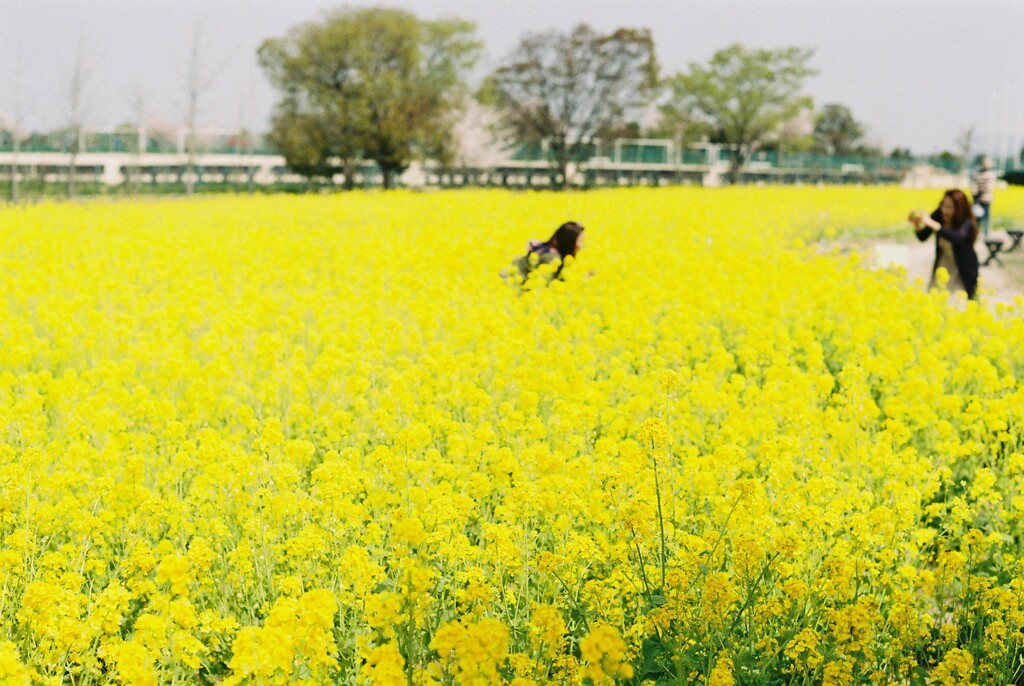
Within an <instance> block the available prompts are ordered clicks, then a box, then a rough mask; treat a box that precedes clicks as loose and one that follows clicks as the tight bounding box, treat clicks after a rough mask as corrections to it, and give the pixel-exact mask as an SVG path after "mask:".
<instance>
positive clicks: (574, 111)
mask: <svg viewBox="0 0 1024 686" xmlns="http://www.w3.org/2000/svg"><path fill="white" fill-rule="evenodd" d="M657 75H658V66H657V62H656V60H655V57H654V40H653V39H652V38H651V33H650V31H649V30H647V29H639V30H634V29H618V30H617V31H614V32H612V33H610V34H601V33H598V32H597V31H595V30H593V29H591V28H590V27H589V26H586V25H585V24H581V25H579V26H577V27H576V28H575V29H574V30H572V31H570V32H569V33H562V32H559V31H549V32H546V33H536V34H528V35H526V36H525V37H523V39H522V40H521V41H520V42H519V45H518V46H517V47H516V48H515V49H513V51H512V53H511V54H510V55H509V56H508V57H507V58H506V59H505V60H504V62H503V63H502V64H501V65H500V66H499V67H498V68H497V69H496V70H495V71H494V73H493V74H491V75H490V77H488V79H487V81H486V82H485V84H484V87H483V88H482V89H481V91H480V97H481V100H482V101H484V102H486V103H488V104H492V105H494V106H495V107H496V108H497V111H498V115H499V126H500V128H501V130H502V131H503V133H504V134H505V136H506V139H507V141H508V142H510V143H513V144H520V145H522V144H539V143H541V142H546V143H547V150H548V161H549V162H550V164H551V167H552V169H553V171H554V172H555V173H556V175H557V176H558V181H559V183H560V184H561V185H562V186H563V187H564V186H566V185H568V184H569V183H570V179H569V173H568V167H569V164H570V163H571V162H572V160H573V159H576V158H579V157H581V156H582V155H583V153H584V151H585V150H586V149H587V148H588V147H589V146H590V145H591V144H592V143H593V142H594V140H595V139H596V138H598V137H600V136H601V135H602V134H603V133H607V132H610V131H616V130H621V129H622V128H623V127H624V126H625V125H627V124H628V122H630V121H631V120H632V119H633V118H634V117H637V116H639V115H640V114H641V113H642V111H643V108H644V107H645V106H646V105H648V104H649V103H650V100H651V97H652V96H653V95H654V93H655V87H656V85H657Z"/></svg>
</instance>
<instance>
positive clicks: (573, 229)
mask: <svg viewBox="0 0 1024 686" xmlns="http://www.w3.org/2000/svg"><path fill="white" fill-rule="evenodd" d="M581 233H583V227H582V226H580V225H579V224H577V223H576V222H566V223H564V224H562V225H561V226H559V227H558V228H557V229H555V232H554V233H553V234H551V238H549V239H548V243H547V244H548V245H550V246H551V247H552V248H554V249H555V250H557V251H558V254H559V255H561V256H562V257H565V256H566V255H572V256H574V257H575V256H576V241H578V240H579V237H580V234H581Z"/></svg>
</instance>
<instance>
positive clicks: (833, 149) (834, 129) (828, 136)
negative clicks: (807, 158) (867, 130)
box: [814, 103, 864, 155]
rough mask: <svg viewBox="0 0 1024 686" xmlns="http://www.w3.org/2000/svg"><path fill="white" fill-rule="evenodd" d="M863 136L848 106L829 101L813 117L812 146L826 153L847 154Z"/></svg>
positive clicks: (862, 130) (861, 129) (862, 129)
mask: <svg viewBox="0 0 1024 686" xmlns="http://www.w3.org/2000/svg"><path fill="white" fill-rule="evenodd" d="M863 136H864V128H863V127H862V126H861V125H860V123H859V122H858V121H857V120H856V119H854V118H853V113H852V112H850V108H849V107H846V106H845V105H839V104H837V103H829V104H827V105H824V106H823V107H822V108H821V111H820V112H818V114H817V115H816V116H815V118H814V147H815V149H816V150H817V151H819V152H823V153H825V154H827V155H849V154H850V153H852V152H853V151H854V149H855V148H856V147H857V144H858V143H859V142H860V139H861V138H862V137H863Z"/></svg>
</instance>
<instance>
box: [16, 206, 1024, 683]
mask: <svg viewBox="0 0 1024 686" xmlns="http://www.w3.org/2000/svg"><path fill="white" fill-rule="evenodd" d="M940 195H941V194H940V193H938V192H936V191H910V190H900V189H893V188H819V187H804V188H771V187H764V188H755V187H748V188H728V189H696V188H672V189H668V188H661V189H658V188H647V189H614V190H602V191H594V192H585V193H566V194H554V193H509V192H504V191H483V190H480V191H466V192H437V193H414V192H393V193H386V194H384V193H350V194H339V195H333V196H292V197H283V196H278V197H269V196H268V197H260V196H251V197H228V196H224V197H210V198H197V199H194V200H139V201H124V202H103V201H93V202H89V203H82V204H72V203H63V204H60V203H46V202H43V203H38V204H35V205H31V206H19V207H8V208H3V209H2V210H0V683H4V684H12V685H14V684H17V685H18V686H29V685H30V684H52V685H56V684H63V683H69V684H70V683H74V684H81V685H83V686H85V685H94V684H95V685H101V684H124V685H129V684H130V685H138V686H158V685H161V684H178V683H206V684H213V683H223V684H226V685H227V684H232V685H233V684H238V685H242V684H303V685H305V686H312V685H313V684H328V683H330V684H347V685H352V686H354V685H356V684H409V683H413V684H430V685H434V684H436V685H438V686H441V685H449V684H467V685H468V684H496V683H506V684H511V685H514V686H530V685H534V684H535V685H540V684H567V685H569V684H571V685H574V686H575V685H577V684H584V685H585V684H610V683H620V684H639V683H642V682H651V683H657V682H661V683H700V684H704V683H707V684H730V683H744V684H762V683H763V684H769V683H771V684H777V683H794V682H796V683H825V684H847V683H848V684H856V683H901V684H902V683H911V684H917V683H922V684H923V683H976V684H996V683H1001V684H1005V683H1019V682H1020V681H1021V680H1022V679H1024V671H1022V667H1021V665H1022V659H1021V656H1022V654H1024V632H1022V627H1024V539H1022V538H1021V535H1020V531H1021V528H1022V526H1024V385H1022V378H1024V318H1022V315H1024V303H1022V302H1018V303H1017V304H1016V305H1002V306H1000V307H988V306H986V305H985V304H984V298H985V291H984V274H985V273H984V271H983V273H982V278H983V283H982V304H981V305H979V304H977V303H973V302H972V303H965V302H960V303H953V305H952V306H951V305H950V303H949V302H948V300H947V296H946V294H945V293H940V292H933V293H928V292H926V291H925V289H924V287H923V284H922V283H918V284H916V285H915V284H912V283H908V280H907V278H906V275H905V274H901V273H896V272H871V271H869V270H866V269H864V268H863V266H862V265H861V260H860V258H859V256H858V255H857V254H856V253H852V254H846V253H844V252H843V251H842V250H839V249H835V248H834V246H833V243H832V240H831V239H832V238H833V237H835V236H837V235H841V234H842V233H844V232H846V231H849V230H857V231H860V232H869V231H872V230H875V229H879V230H887V229H892V228H893V227H896V226H899V224H900V222H901V221H902V218H903V217H905V216H906V212H907V210H908V209H909V208H913V207H927V206H931V205H933V204H934V203H936V202H937V200H938V197H939V196H940ZM997 211H998V212H999V213H1005V214H1004V215H1003V216H1014V217H1024V192H1021V191H1018V190H1016V189H1009V190H1006V191H1003V192H1002V193H1001V194H1000V196H999V209H998V210H997ZM567 220H575V221H578V222H580V223H582V224H583V225H584V226H585V227H587V228H586V236H587V239H586V244H585V245H586V247H585V249H584V250H582V251H581V252H580V254H579V255H578V258H577V259H576V260H575V261H574V262H573V263H572V264H570V265H568V266H567V267H566V268H565V269H564V270H563V271H562V278H560V279H556V280H553V281H551V282H550V284H549V285H547V286H544V287H532V288H526V289H523V288H520V287H519V286H518V285H516V284H510V283H508V282H507V281H506V280H504V279H502V278H501V276H499V273H500V272H501V270H502V269H503V268H507V267H508V266H509V263H510V261H511V260H512V259H513V258H516V257H519V256H521V255H522V254H523V253H524V252H525V249H526V244H527V242H528V240H530V239H541V240H543V239H546V238H547V237H548V236H549V235H550V233H551V232H552V231H553V229H554V228H555V227H557V226H558V225H559V224H561V223H562V222H564V221H567ZM900 230H906V231H907V232H909V228H907V227H900ZM1011 257H1012V256H1011ZM1007 261H1008V262H1009V261H1010V259H1009V258H1008V260H1007Z"/></svg>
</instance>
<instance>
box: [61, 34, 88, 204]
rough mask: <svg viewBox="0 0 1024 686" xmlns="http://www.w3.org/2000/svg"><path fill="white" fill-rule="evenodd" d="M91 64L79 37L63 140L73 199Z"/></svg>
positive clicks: (86, 108)
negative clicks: (65, 147)
mask: <svg viewBox="0 0 1024 686" xmlns="http://www.w3.org/2000/svg"><path fill="white" fill-rule="evenodd" d="M92 74H93V62H92V60H91V59H89V57H88V56H87V55H86V51H85V38H84V37H79V39H78V51H77V52H76V54H75V62H74V65H73V66H72V68H71V79H70V82H69V83H68V125H67V130H66V131H65V135H64V139H65V144H66V146H67V151H68V197H71V198H73V197H75V180H76V178H77V176H78V174H77V169H76V165H77V164H78V154H79V153H80V152H81V151H82V129H83V127H84V122H85V117H86V114H87V111H88V108H89V104H88V102H87V91H88V88H89V82H90V81H91V79H92Z"/></svg>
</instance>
